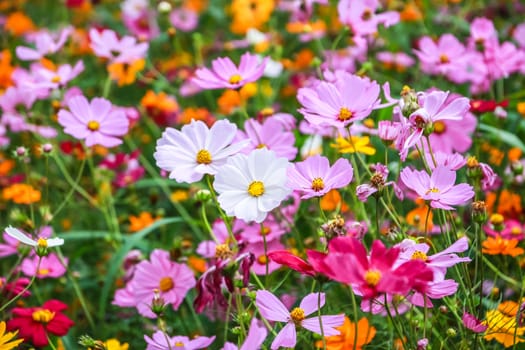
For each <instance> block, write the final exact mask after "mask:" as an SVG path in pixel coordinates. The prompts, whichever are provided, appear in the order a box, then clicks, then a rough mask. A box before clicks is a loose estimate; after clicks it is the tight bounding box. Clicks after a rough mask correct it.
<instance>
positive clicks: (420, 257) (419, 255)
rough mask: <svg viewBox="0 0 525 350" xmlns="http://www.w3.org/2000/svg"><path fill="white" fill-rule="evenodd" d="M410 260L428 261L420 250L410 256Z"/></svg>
mask: <svg viewBox="0 0 525 350" xmlns="http://www.w3.org/2000/svg"><path fill="white" fill-rule="evenodd" d="M412 260H421V261H427V260H428V256H427V255H426V254H425V253H423V252H422V251H420V250H416V251H415V252H414V253H413V254H412Z"/></svg>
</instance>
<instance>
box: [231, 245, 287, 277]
mask: <svg viewBox="0 0 525 350" xmlns="http://www.w3.org/2000/svg"><path fill="white" fill-rule="evenodd" d="M283 249H284V246H283V244H282V243H281V242H279V240H273V241H271V242H267V244H266V247H265V244H264V242H258V243H251V244H248V245H246V247H245V248H244V249H243V250H242V252H241V253H251V254H253V255H254V256H255V260H254V263H253V266H252V271H253V273H255V274H257V275H266V266H267V265H268V274H270V273H272V272H273V271H275V270H277V269H278V268H279V267H281V265H279V264H278V263H277V262H275V261H274V260H271V259H268V256H267V255H266V254H268V253H270V252H272V251H276V250H283Z"/></svg>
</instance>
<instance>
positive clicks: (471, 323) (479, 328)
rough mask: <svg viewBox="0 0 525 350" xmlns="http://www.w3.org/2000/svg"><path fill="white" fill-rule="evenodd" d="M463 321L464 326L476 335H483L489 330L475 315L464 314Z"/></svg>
mask: <svg viewBox="0 0 525 350" xmlns="http://www.w3.org/2000/svg"><path fill="white" fill-rule="evenodd" d="M461 320H462V321H463V325H464V326H465V327H466V328H468V329H470V330H471V331H472V332H474V333H483V332H485V331H486V330H487V328H488V326H487V325H486V324H484V323H482V322H481V321H480V320H478V319H477V318H476V317H475V316H474V315H471V314H469V313H468V312H463V317H461Z"/></svg>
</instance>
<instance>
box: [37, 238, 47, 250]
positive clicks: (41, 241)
mask: <svg viewBox="0 0 525 350" xmlns="http://www.w3.org/2000/svg"><path fill="white" fill-rule="evenodd" d="M36 245H37V246H38V247H40V248H47V239H45V238H39V239H38V241H36Z"/></svg>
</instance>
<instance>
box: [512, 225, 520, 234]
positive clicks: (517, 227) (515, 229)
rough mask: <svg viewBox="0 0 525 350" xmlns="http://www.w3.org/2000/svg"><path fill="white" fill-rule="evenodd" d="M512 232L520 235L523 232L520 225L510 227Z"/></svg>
mask: <svg viewBox="0 0 525 350" xmlns="http://www.w3.org/2000/svg"><path fill="white" fill-rule="evenodd" d="M510 233H511V234H513V235H519V234H521V228H520V227H519V226H514V227H513V228H511V229H510Z"/></svg>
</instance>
